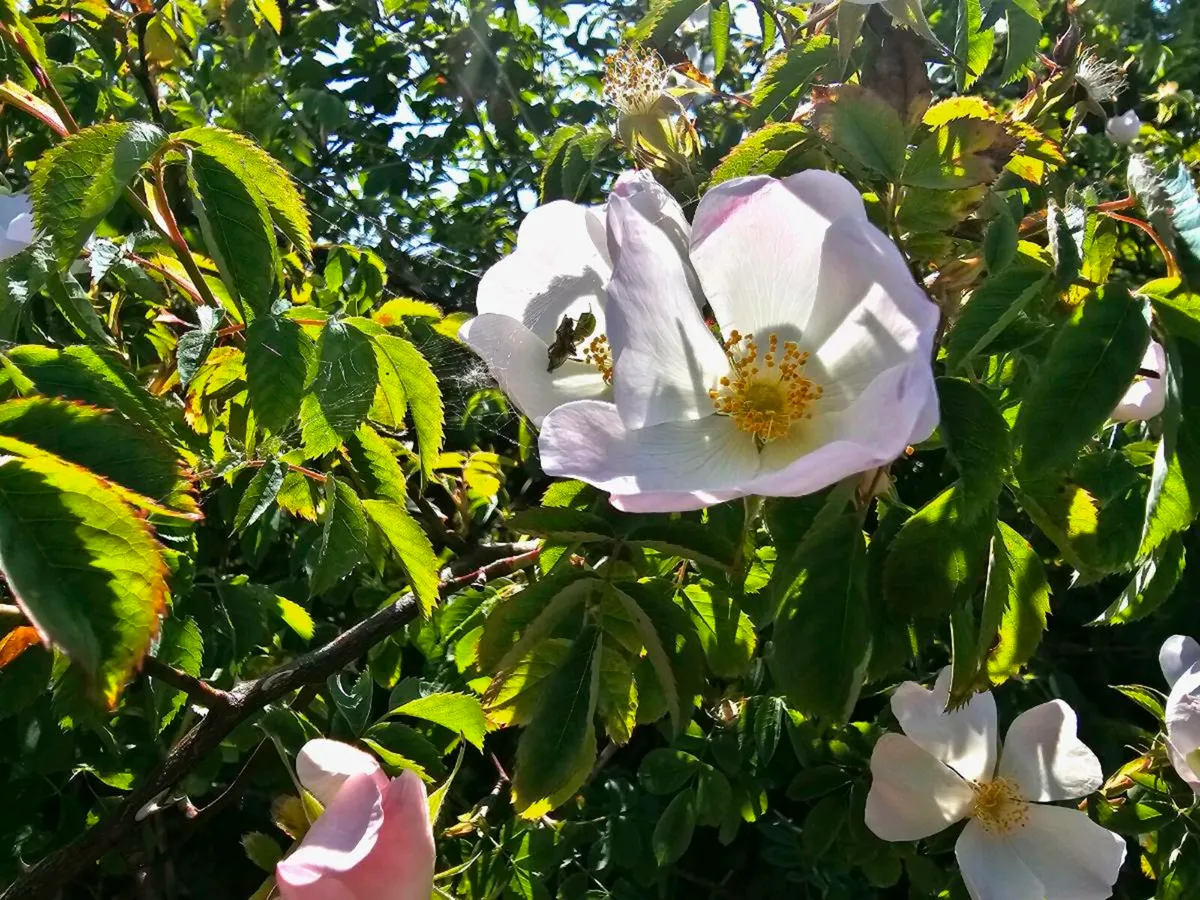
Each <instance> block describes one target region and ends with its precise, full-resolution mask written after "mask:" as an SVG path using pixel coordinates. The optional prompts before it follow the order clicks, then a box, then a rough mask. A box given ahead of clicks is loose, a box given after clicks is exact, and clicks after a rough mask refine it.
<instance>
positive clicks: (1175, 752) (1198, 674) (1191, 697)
mask: <svg viewBox="0 0 1200 900" xmlns="http://www.w3.org/2000/svg"><path fill="white" fill-rule="evenodd" d="M1166 719H1167V749H1168V751H1169V753H1170V756H1171V764H1172V765H1174V766H1175V771H1176V772H1178V773H1179V777H1181V778H1182V779H1183V780H1184V781H1186V782H1187V783H1188V784H1190V785H1191V786H1192V788H1193V789H1194V790H1197V792H1200V778H1197V772H1196V771H1195V768H1194V766H1193V763H1194V761H1195V759H1196V757H1195V756H1194V755H1193V754H1195V752H1196V751H1197V750H1200V664H1198V665H1193V666H1192V667H1191V668H1190V669H1188V670H1187V671H1186V672H1184V673H1183V674H1182V675H1180V676H1179V677H1178V678H1177V679H1176V680H1175V683H1174V684H1173V685H1172V686H1171V693H1170V694H1169V695H1168V696H1167V703H1166Z"/></svg>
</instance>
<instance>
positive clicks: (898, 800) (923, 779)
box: [866, 734, 974, 841]
mask: <svg viewBox="0 0 1200 900" xmlns="http://www.w3.org/2000/svg"><path fill="white" fill-rule="evenodd" d="M973 796H974V795H973V793H972V791H971V786H970V785H969V784H967V783H966V782H965V781H963V780H962V779H961V778H959V777H958V775H957V774H956V773H955V772H953V771H952V770H951V769H948V768H947V767H946V766H945V765H943V764H942V763H941V762H939V761H938V760H936V759H934V758H933V757H932V756H931V755H930V754H929V753H927V752H926V751H924V750H922V749H921V748H920V747H918V746H917V745H916V744H914V743H913V742H912V741H911V740H909V739H908V738H907V737H905V736H904V735H901V734H885V735H884V736H883V737H881V738H880V739H879V742H878V743H877V744H876V745H875V750H874V751H873V752H872V754H871V790H870V792H869V793H868V794H867V809H866V823H867V827H868V828H870V829H871V831H872V832H874V833H875V835H877V836H878V837H880V838H882V839H883V840H885V841H916V840H920V839H921V838H926V837H929V836H930V835H932V834H937V833H938V832H939V831H941V830H943V829H944V828H946V827H948V826H950V825H953V824H954V823H955V822H957V821H959V820H960V819H962V818H963V817H964V816H966V815H967V812H968V811H969V810H970V808H971V799H972V797H973Z"/></svg>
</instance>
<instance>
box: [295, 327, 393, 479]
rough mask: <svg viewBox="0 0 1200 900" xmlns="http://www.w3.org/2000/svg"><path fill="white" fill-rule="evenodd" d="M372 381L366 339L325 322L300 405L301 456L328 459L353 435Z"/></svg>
mask: <svg viewBox="0 0 1200 900" xmlns="http://www.w3.org/2000/svg"><path fill="white" fill-rule="evenodd" d="M377 377H378V369H377V367H376V362H375V351H374V349H373V348H372V345H371V339H370V338H369V337H367V336H366V335H365V334H363V333H362V332H361V331H359V330H358V329H357V328H351V327H349V326H348V325H347V324H346V323H345V322H343V321H341V320H340V319H330V320H329V322H328V324H327V325H326V326H325V329H324V331H322V332H321V340H320V342H319V344H318V363H317V374H316V378H314V379H313V383H312V393H311V394H309V395H307V396H305V398H304V400H303V403H302V415H301V419H302V422H301V427H302V429H303V432H304V445H305V449H306V450H307V452H309V453H311V454H313V455H314V456H320V455H323V454H325V453H328V452H329V451H330V450H333V449H334V448H335V447H337V446H338V444H340V443H341V442H342V441H343V440H345V439H346V438H347V437H349V436H350V435H351V434H353V433H354V432H355V431H356V430H357V429H358V426H359V425H361V424H362V423H363V421H364V420H365V419H366V417H367V411H368V410H369V409H370V408H371V401H372V399H373V398H374V396H375V386H376V384H377Z"/></svg>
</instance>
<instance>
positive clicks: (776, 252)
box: [539, 170, 938, 512]
mask: <svg viewBox="0 0 1200 900" xmlns="http://www.w3.org/2000/svg"><path fill="white" fill-rule="evenodd" d="M664 195H665V191H664V190H663V189H662V188H661V187H660V186H659V185H657V184H655V183H654V182H653V181H652V180H650V179H649V178H641V179H638V180H626V181H625V182H624V183H623V185H622V188H621V190H619V191H616V192H614V194H613V195H612V197H610V199H609V202H608V207H607V214H606V217H605V225H606V227H607V234H608V239H607V244H606V245H607V248H608V250H609V253H610V259H611V261H612V272H611V276H610V278H609V281H608V286H607V291H606V306H605V317H606V326H605V328H606V336H607V338H608V345H609V348H610V350H611V354H612V366H613V368H612V388H611V394H609V395H598V396H596V397H595V398H591V399H580V400H576V401H574V402H570V403H566V404H564V405H560V406H557V407H556V408H554V409H553V410H551V411H549V414H548V415H547V416H546V418H545V420H544V422H543V424H542V433H541V438H540V441H539V444H540V448H541V455H542V465H543V467H544V468H545V470H546V472H547V473H549V474H551V475H559V476H563V477H568V478H578V479H580V480H582V481H586V482H588V483H590V484H592V485H595V486H596V487H598V488H601V489H602V490H605V491H608V492H609V494H611V495H612V502H613V504H614V505H615V506H617V507H618V508H620V509H624V510H630V511H639V512H653V511H670V510H685V509H697V508H699V507H702V506H707V505H710V504H713V503H719V502H722V501H725V500H729V499H733V498H736V497H742V496H747V495H752V494H759V495H763V496H799V495H802V494H809V493H813V492H816V491H819V490H821V489H822V488H825V487H827V486H829V485H831V484H833V483H835V482H837V481H839V480H841V479H842V478H845V477H847V476H850V475H854V474H856V473H859V472H864V471H866V470H868V469H872V468H875V467H876V466H881V465H885V464H886V463H889V462H891V461H892V460H894V459H896V458H897V457H898V456H900V455H901V454H902V453H903V452H904V450H905V448H906V447H907V446H908V445H909V444H911V443H916V442H918V441H921V440H924V439H925V438H927V437H928V436H929V434H930V433H931V432H932V431H933V429H934V427H935V426H936V425H937V421H938V406H937V394H936V391H935V389H934V381H933V369H932V365H931V357H932V349H933V337H934V332H935V330H936V328H937V323H938V310H937V307H936V306H935V305H934V304H933V303H932V302H931V301H930V300H929V298H928V297H927V296H926V295H925V293H924V292H923V291H922V290H921V288H920V287H919V286H918V285H917V283H916V281H915V280H914V279H913V276H912V274H911V273H910V272H909V269H908V266H907V264H906V263H905V261H904V258H903V257H902V256H901V254H900V252H899V251H898V250H897V249H896V246H895V245H894V244H893V243H892V242H891V241H890V240H889V239H888V238H887V237H886V236H885V235H884V234H883V233H881V232H880V231H879V230H878V229H877V228H875V226H874V225H872V224H871V223H870V222H869V221H867V214H866V209H865V207H864V205H863V201H862V198H861V196H860V195H859V193H858V191H857V189H855V187H854V186H853V185H852V184H850V182H848V181H847V180H846V179H844V178H842V177H840V176H838V175H835V174H833V173H830V172H824V171H816V170H814V171H807V172H802V173H800V174H798V175H793V176H790V177H788V178H785V179H775V178H768V177H750V178H736V179H732V180H730V181H727V182H724V183H723V184H720V185H718V186H717V187H715V188H713V189H712V190H710V191H709V192H708V193H707V194H706V195H705V196H704V198H703V199H702V200H701V201H700V204H699V207H698V208H697V210H696V215H695V219H694V221H693V222H692V226H691V229H690V234H689V231H688V229H687V228H686V227H685V226H683V225H682V224H681V218H682V217H681V215H680V214H679V213H677V212H676V210H677V207H676V206H675V204H674V201H672V200H670V199H669V198H668V197H664ZM647 198H653V200H654V202H653V203H650V202H647ZM654 207H658V208H660V209H662V210H663V212H662V213H660V214H658V215H647V214H646V210H647V208H654ZM706 304H707V305H708V306H709V307H710V308H711V310H712V313H713V317H714V319H715V328H716V329H719V336H718V335H717V334H714V328H713V327H710V324H708V323H706V322H705V320H704V319H703V318H702V316H701V314H700V309H701V308H703V306H704V305H706Z"/></svg>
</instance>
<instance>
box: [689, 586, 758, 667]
mask: <svg viewBox="0 0 1200 900" xmlns="http://www.w3.org/2000/svg"><path fill="white" fill-rule="evenodd" d="M683 595H684V597H686V598H687V602H688V605H689V606H690V607H691V609H692V612H693V614H694V615H693V618H694V620H695V622H696V633H697V634H699V635H700V645H701V646H702V647H703V648H704V655H705V657H706V658H707V659H708V665H709V668H711V669H712V672H713V674H714V675H716V676H717V677H718V678H737V677H739V676H741V675H744V674H745V673H746V670H747V669H748V668H749V667H750V661H751V660H752V659H753V658H754V650H755V648H756V647H757V646H758V638H757V637H756V636H755V634H754V623H753V622H751V621H750V617H749V616H748V615H746V613H745V612H744V611H743V610H740V609H738V607H737V606H736V605H735V604H734V602H733V601H732V600H731V599H730V598H729V597H728V596H727V595H725V594H724V593H722V592H720V591H719V589H717V588H715V587H711V588H706V587H704V586H703V585H699V584H690V585H688V586H687V587H686V588H684V589H683Z"/></svg>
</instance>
